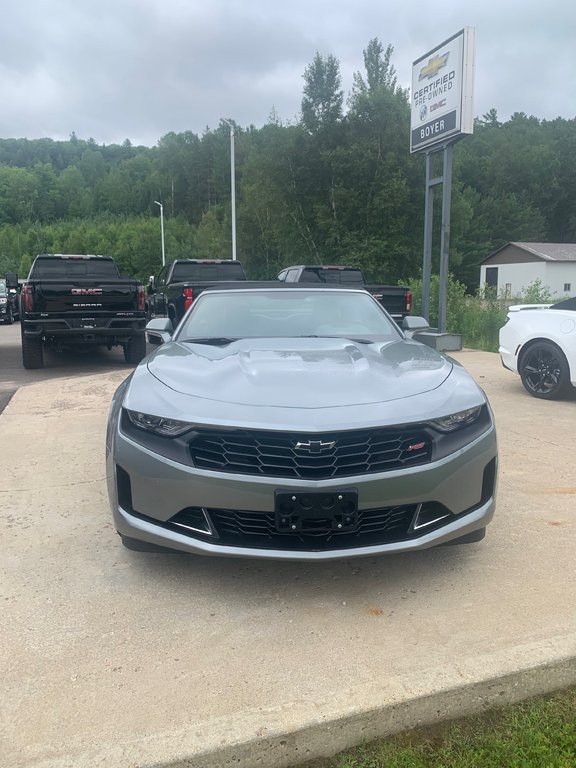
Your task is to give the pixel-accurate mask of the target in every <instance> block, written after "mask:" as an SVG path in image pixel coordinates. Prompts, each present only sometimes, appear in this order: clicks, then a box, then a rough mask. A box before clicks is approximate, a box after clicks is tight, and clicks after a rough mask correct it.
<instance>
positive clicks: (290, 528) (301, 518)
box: [274, 488, 358, 533]
mask: <svg viewBox="0 0 576 768" xmlns="http://www.w3.org/2000/svg"><path fill="white" fill-rule="evenodd" d="M274 513H275V518H276V530H277V531H278V532H279V533H308V532H309V533H317V532H322V531H325V532H329V531H335V532H346V531H349V532H351V531H355V530H356V528H357V527H358V491H357V490H356V489H355V488H347V489H346V490H342V491H286V490H277V491H275V494H274Z"/></svg>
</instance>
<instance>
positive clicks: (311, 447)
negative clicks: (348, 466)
mask: <svg viewBox="0 0 576 768" xmlns="http://www.w3.org/2000/svg"><path fill="white" fill-rule="evenodd" d="M335 445H336V440H330V441H328V442H324V441H322V440H308V441H307V442H305V443H301V442H298V443H296V444H295V445H294V448H295V450H297V451H308V453H322V451H330V450H331V449H332V448H334V446H335Z"/></svg>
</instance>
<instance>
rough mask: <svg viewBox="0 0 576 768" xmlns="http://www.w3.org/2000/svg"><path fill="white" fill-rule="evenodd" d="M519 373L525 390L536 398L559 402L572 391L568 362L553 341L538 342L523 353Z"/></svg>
mask: <svg viewBox="0 0 576 768" xmlns="http://www.w3.org/2000/svg"><path fill="white" fill-rule="evenodd" d="M518 372H519V374H520V378H521V379H522V384H523V385H524V389H525V390H526V391H527V392H529V393H530V394H531V395H533V396H534V397H540V398H542V399H544V400H557V399H558V398H560V397H563V396H564V395H566V394H568V392H569V391H570V388H571V384H570V369H569V368H568V362H567V360H566V357H565V356H564V353H563V352H562V350H561V349H560V348H559V347H557V346H556V344H553V343H552V342H551V341H537V342H535V343H534V344H531V345H530V346H529V347H528V349H526V350H525V351H524V352H522V353H521V354H520V359H519V361H518Z"/></svg>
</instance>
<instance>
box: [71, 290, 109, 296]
mask: <svg viewBox="0 0 576 768" xmlns="http://www.w3.org/2000/svg"><path fill="white" fill-rule="evenodd" d="M70 293H71V294H72V295H73V296H78V295H81V296H94V295H96V294H100V293H102V288H71V289H70Z"/></svg>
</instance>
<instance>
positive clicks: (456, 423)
mask: <svg viewBox="0 0 576 768" xmlns="http://www.w3.org/2000/svg"><path fill="white" fill-rule="evenodd" d="M481 410H482V407H481V406H477V407H476V408H467V409H466V410H465V411H458V413H452V414H451V415H450V416H442V418H440V419H433V420H432V421H431V422H430V426H431V427H434V429H437V430H438V431H439V432H454V430H455V429H461V427H467V426H468V425H469V424H473V423H474V422H475V421H476V419H477V418H478V417H479V416H480V412H481Z"/></svg>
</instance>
